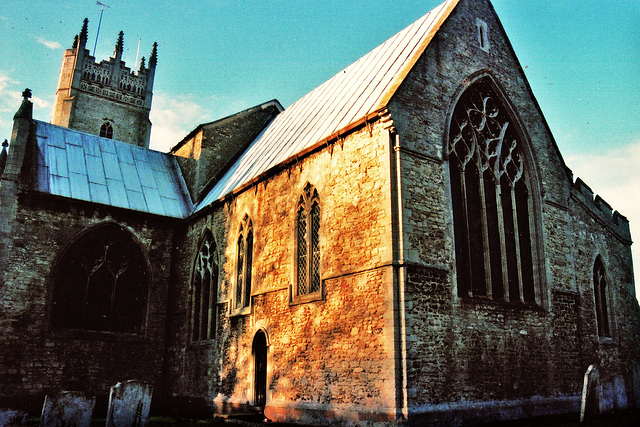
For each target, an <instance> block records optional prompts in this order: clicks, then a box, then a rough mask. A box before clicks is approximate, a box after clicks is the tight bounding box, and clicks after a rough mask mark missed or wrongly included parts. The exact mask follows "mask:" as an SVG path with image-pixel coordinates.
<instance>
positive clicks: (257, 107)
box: [169, 98, 284, 153]
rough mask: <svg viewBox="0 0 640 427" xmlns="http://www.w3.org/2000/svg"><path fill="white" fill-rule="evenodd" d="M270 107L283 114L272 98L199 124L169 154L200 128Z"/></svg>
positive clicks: (275, 100)
mask: <svg viewBox="0 0 640 427" xmlns="http://www.w3.org/2000/svg"><path fill="white" fill-rule="evenodd" d="M271 106H273V107H276V109H277V110H278V111H279V112H283V111H284V107H283V106H282V104H280V101H278V100H277V99H275V98H274V99H272V100H270V101H267V102H263V103H261V104H258V105H254V106H253V107H249V108H246V109H244V110H242V111H238V112H237V113H234V114H230V115H228V116H225V117H221V118H219V119H216V120H212V121H210V122H206V123H200V124H199V125H198V126H196V127H195V129H193V130H192V131H191V132H189V133H188V134H187V135H186V136H185V137H184V138H182V140H180V142H178V143H177V144H176V145H174V146H173V147H171V148H170V149H169V153H173V152H174V151H176V150H178V149H179V148H180V147H182V146H183V145H184V144H185V142H187V141H188V140H190V139H191V138H193V136H194V135H195V134H196V133H198V132H199V131H200V129H202V128H204V127H206V126H211V125H216V124H219V123H223V122H226V121H229V120H231V119H235V118H237V117H239V116H242V115H244V114H247V113H251V112H253V111H256V110H264V109H267V108H269V107H271Z"/></svg>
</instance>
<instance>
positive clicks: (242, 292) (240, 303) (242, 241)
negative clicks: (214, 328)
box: [234, 215, 253, 310]
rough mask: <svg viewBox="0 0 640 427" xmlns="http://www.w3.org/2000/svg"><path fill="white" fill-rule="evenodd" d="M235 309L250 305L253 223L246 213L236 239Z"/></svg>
mask: <svg viewBox="0 0 640 427" xmlns="http://www.w3.org/2000/svg"><path fill="white" fill-rule="evenodd" d="M237 257H238V259H237V262H236V289H235V302H234V304H235V306H234V308H235V310H243V309H245V308H247V307H249V306H250V305H251V269H252V267H253V225H252V223H251V220H250V219H249V217H248V216H247V215H245V216H244V218H243V220H242V224H241V225H240V232H239V233H238V241H237Z"/></svg>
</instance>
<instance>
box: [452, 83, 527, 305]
mask: <svg viewBox="0 0 640 427" xmlns="http://www.w3.org/2000/svg"><path fill="white" fill-rule="evenodd" d="M524 149H525V147H524V144H523V140H522V137H521V132H519V130H518V127H517V124H516V121H515V120H514V119H513V117H511V115H510V113H509V110H508V109H507V108H506V106H505V104H504V103H503V102H502V100H501V98H500V96H499V95H498V93H497V92H496V90H495V88H494V86H493V84H492V82H491V80H490V79H489V78H488V77H484V78H481V79H480V80H478V81H476V82H475V83H474V84H472V85H471V86H470V87H468V88H467V89H466V90H465V91H464V92H463V93H462V96H461V97H460V99H459V101H458V103H457V104H456V106H455V109H454V112H453V116H452V118H451V123H450V128H449V141H448V155H449V171H450V176H451V197H452V205H453V224H454V235H455V257H456V273H457V281H458V295H459V296H462V297H471V296H473V297H490V298H493V299H497V300H507V301H512V302H519V301H525V302H531V303H533V302H536V278H535V277H534V259H535V256H534V254H535V252H534V240H533V238H532V233H531V231H532V229H531V224H532V222H531V220H532V218H533V217H534V216H533V203H532V199H531V197H530V196H531V185H530V181H529V178H530V177H529V171H528V170H527V166H526V162H525V159H524V151H525V150H524Z"/></svg>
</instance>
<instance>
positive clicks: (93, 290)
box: [52, 224, 150, 334]
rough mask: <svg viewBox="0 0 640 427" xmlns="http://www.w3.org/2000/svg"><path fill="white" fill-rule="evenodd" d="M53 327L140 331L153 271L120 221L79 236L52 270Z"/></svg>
mask: <svg viewBox="0 0 640 427" xmlns="http://www.w3.org/2000/svg"><path fill="white" fill-rule="evenodd" d="M53 277H54V281H55V283H54V296H53V309H52V327H53V328H54V329H84V330H90V331H111V332H127V333H136V334H141V333H143V331H144V325H145V317H146V312H147V293H148V289H149V283H150V274H149V271H148V268H147V261H146V258H145V256H144V254H143V252H142V250H141V249H140V247H139V246H138V244H137V243H136V242H135V241H134V240H133V238H132V236H131V234H130V233H129V232H128V231H126V230H124V229H123V228H122V227H120V226H119V225H117V224H106V225H99V226H96V227H94V228H92V229H90V230H88V231H87V232H85V233H83V234H82V235H81V236H80V237H78V238H77V239H75V240H74V241H73V242H72V243H71V244H70V246H68V248H67V249H65V251H64V253H63V254H62V256H61V257H60V259H59V261H58V262H57V263H56V266H55V270H54V274H53Z"/></svg>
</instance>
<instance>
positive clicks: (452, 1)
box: [199, 0, 460, 209]
mask: <svg viewBox="0 0 640 427" xmlns="http://www.w3.org/2000/svg"><path fill="white" fill-rule="evenodd" d="M459 2H460V0H447V1H445V2H444V3H442V4H440V5H439V6H437V7H436V8H434V9H433V10H431V11H430V12H429V13H427V14H426V15H424V16H423V17H422V18H420V19H418V20H417V21H415V22H414V23H413V24H411V25H409V26H408V27H407V28H405V29H404V30H402V31H400V32H399V33H397V34H396V35H394V36H393V37H391V38H390V39H388V40H387V41H385V42H384V43H382V44H381V45H379V46H378V47H376V48H375V49H373V50H372V51H371V52H369V53H367V54H366V55H364V56H363V57H361V58H360V59H359V60H357V61H356V62H354V63H353V64H351V65H349V66H348V67H347V68H345V69H344V70H342V71H340V72H339V73H338V74H336V75H335V76H333V77H332V78H331V79H329V80H327V81H326V82H325V83H323V84H322V85H320V86H319V87H317V88H316V89H314V90H313V91H311V92H310V93H308V94H307V95H306V96H304V97H303V98H301V99H300V100H298V101H297V102H295V103H294V104H293V105H291V106H290V107H289V108H287V109H285V111H284V112H282V113H281V114H279V115H278V117H276V119H275V120H274V121H273V122H272V123H271V124H270V125H269V126H268V127H267V128H266V129H265V130H264V132H262V133H261V134H260V135H259V136H258V137H257V138H256V140H255V141H254V142H253V143H252V144H251V146H249V148H248V149H247V150H246V151H245V152H244V153H243V155H242V156H241V157H240V158H239V159H238V161H237V162H236V163H235V164H234V165H233V166H232V167H231V168H230V169H229V171H228V172H227V173H226V174H225V175H224V176H223V177H222V178H221V179H220V181H218V183H217V185H216V186H215V187H214V188H213V189H212V191H211V192H210V193H209V195H208V196H207V197H205V199H204V200H203V202H202V203H201V204H200V207H199V209H201V208H202V207H204V206H206V205H208V204H210V203H211V202H213V201H215V200H217V199H219V198H221V197H224V196H225V195H227V194H229V193H231V192H234V191H236V190H238V189H239V188H241V187H243V186H244V185H247V184H248V183H249V182H251V181H253V180H254V179H256V178H257V177H259V176H260V175H262V174H263V173H265V172H267V171H268V170H270V169H272V168H273V167H275V166H276V165H279V164H282V163H285V162H287V161H288V159H290V158H293V157H295V156H297V155H298V154H299V153H301V152H305V151H308V150H309V149H311V148H312V147H314V146H317V145H319V144H321V143H323V142H324V141H328V140H331V139H333V138H335V137H337V136H338V135H339V134H342V133H344V132H346V131H348V130H349V129H352V128H353V127H355V126H357V125H358V124H361V123H363V122H364V121H366V120H367V119H370V118H372V117H374V116H376V115H378V114H379V112H380V111H381V110H383V109H384V108H385V107H386V105H387V104H388V102H389V101H390V99H391V97H392V96H393V94H394V93H395V91H396V90H397V89H398V87H399V86H400V84H401V83H402V81H403V80H404V78H405V77H406V76H407V75H408V74H409V71H410V70H411V68H412V67H413V66H414V65H415V63H416V62H417V61H418V59H419V58H420V56H421V55H422V53H423V52H424V50H425V49H426V48H427V46H428V45H429V43H430V42H431V40H432V39H433V37H434V36H435V34H436V33H437V32H438V30H439V29H440V27H441V26H442V25H443V24H444V22H445V21H446V20H447V18H448V17H449V16H450V15H451V13H452V11H453V10H454V9H455V7H456V6H457V5H458V3H459Z"/></svg>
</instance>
